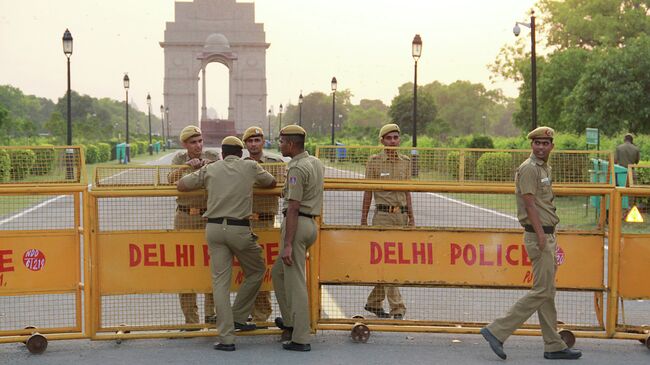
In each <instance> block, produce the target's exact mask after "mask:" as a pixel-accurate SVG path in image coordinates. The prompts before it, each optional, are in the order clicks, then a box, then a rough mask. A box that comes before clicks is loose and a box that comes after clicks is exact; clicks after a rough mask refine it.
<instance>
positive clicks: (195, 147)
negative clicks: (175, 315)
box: [168, 125, 219, 324]
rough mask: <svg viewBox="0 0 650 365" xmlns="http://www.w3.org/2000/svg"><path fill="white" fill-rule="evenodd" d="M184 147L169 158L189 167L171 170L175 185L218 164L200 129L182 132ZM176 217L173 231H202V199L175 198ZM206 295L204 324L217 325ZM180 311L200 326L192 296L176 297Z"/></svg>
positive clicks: (189, 128) (203, 202)
mask: <svg viewBox="0 0 650 365" xmlns="http://www.w3.org/2000/svg"><path fill="white" fill-rule="evenodd" d="M179 139H180V141H181V144H182V145H183V147H184V148H185V150H184V151H179V152H178V153H176V155H174V157H173V158H172V165H187V166H189V169H188V168H185V169H177V170H174V171H172V172H171V173H170V174H169V176H168V180H169V182H170V183H172V184H173V183H176V182H177V181H178V179H180V178H181V177H182V176H183V174H185V173H187V172H188V171H190V172H191V171H196V170H198V169H199V168H201V167H202V166H205V165H206V164H208V163H211V162H214V161H217V160H218V159H219V155H218V154H217V152H215V151H210V150H203V137H202V134H201V129H199V127H196V126H193V125H188V126H187V127H185V128H183V130H181V134H180V136H179ZM176 204H177V207H176V214H175V216H174V229H204V228H205V224H206V222H207V221H206V220H205V218H203V213H205V209H206V201H205V197H203V196H198V197H178V198H176ZM204 295H205V303H204V304H205V317H204V319H205V323H211V324H214V323H216V315H215V312H214V301H213V299H212V293H206V294H204ZM178 298H179V300H180V304H181V310H182V311H183V315H184V316H185V323H190V324H192V323H199V308H198V307H197V305H196V294H195V293H181V294H179V295H178Z"/></svg>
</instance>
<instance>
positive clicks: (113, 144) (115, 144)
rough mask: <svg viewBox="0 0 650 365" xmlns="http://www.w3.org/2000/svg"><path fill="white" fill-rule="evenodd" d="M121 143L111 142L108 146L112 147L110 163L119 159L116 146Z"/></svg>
mask: <svg viewBox="0 0 650 365" xmlns="http://www.w3.org/2000/svg"><path fill="white" fill-rule="evenodd" d="M119 143H120V142H118V141H109V142H108V145H109V146H110V147H111V156H110V158H109V159H108V160H109V161H112V160H115V159H117V156H116V155H115V153H116V152H115V146H117V145H118V144H119Z"/></svg>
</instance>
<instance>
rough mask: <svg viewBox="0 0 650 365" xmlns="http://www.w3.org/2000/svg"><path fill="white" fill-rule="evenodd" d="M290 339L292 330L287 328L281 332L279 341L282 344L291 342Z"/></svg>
mask: <svg viewBox="0 0 650 365" xmlns="http://www.w3.org/2000/svg"><path fill="white" fill-rule="evenodd" d="M292 337H293V328H287V329H284V330H282V334H281V335H280V341H282V342H287V341H291V338H292Z"/></svg>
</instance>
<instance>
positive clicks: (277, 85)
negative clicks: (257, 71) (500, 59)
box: [0, 0, 535, 112]
mask: <svg viewBox="0 0 650 365" xmlns="http://www.w3.org/2000/svg"><path fill="white" fill-rule="evenodd" d="M240 2H254V3H255V18H256V19H255V21H256V22H257V23H263V24H264V30H265V32H266V41H267V43H270V44H271V46H270V47H269V48H268V49H267V59H266V60H267V65H266V69H267V94H268V97H267V104H268V106H269V107H270V108H273V110H274V112H276V111H277V106H278V105H279V104H281V103H282V104H284V105H287V104H289V103H292V104H296V103H297V99H298V95H299V94H300V92H301V91H302V93H303V94H304V95H306V94H308V93H310V92H313V91H322V92H329V90H330V80H331V78H332V76H336V78H337V80H338V88H339V90H343V89H349V90H350V91H351V92H352V94H353V98H352V101H353V102H355V103H356V102H358V101H359V100H360V99H380V100H382V101H383V102H384V103H386V104H388V105H389V104H390V102H391V100H392V98H393V97H394V96H395V95H396V94H397V88H398V87H399V86H400V85H402V84H403V83H405V82H410V81H413V63H414V62H413V58H412V56H411V41H412V40H413V37H414V35H415V34H420V36H421V38H422V43H423V46H422V57H421V58H420V61H419V63H418V84H419V85H423V84H427V83H430V82H433V81H440V82H442V83H445V84H449V83H452V82H454V81H456V80H468V81H470V82H473V83H483V84H484V85H486V87H487V88H488V89H496V88H500V89H502V90H503V92H504V94H505V95H507V96H513V97H514V96H516V95H517V93H518V92H517V87H518V85H516V84H515V83H512V82H510V81H500V82H497V83H492V82H491V81H490V71H489V70H488V68H487V65H488V64H491V63H492V62H493V61H494V60H495V58H496V56H497V55H498V53H499V50H500V49H501V47H502V46H504V45H506V44H513V43H515V40H516V39H515V37H514V35H513V34H512V28H513V26H514V24H515V22H516V21H526V20H528V19H529V14H530V9H531V8H532V6H533V4H534V2H535V1H533V0H492V1H485V0H455V1H451V0H446V1H442V0H399V1H395V0H393V1H387V0H327V1H324V0H258V1H240ZM173 20H174V1H173V0H111V1H106V0H56V1H52V0H0V55H1V57H0V85H6V84H9V85H12V86H15V87H18V88H20V89H21V90H22V91H23V92H24V93H26V94H30V95H37V96H40V97H46V98H49V99H52V100H54V101H56V100H57V99H58V98H59V97H62V96H63V95H64V94H65V92H66V89H67V74H66V57H65V55H64V54H63V49H62V42H61V38H62V36H63V32H64V31H65V29H66V28H68V29H69V30H70V32H71V33H72V36H73V38H74V50H73V54H72V56H71V70H72V71H71V73H72V76H71V77H72V89H73V90H75V91H77V92H79V93H81V94H88V95H90V96H93V97H97V98H102V97H108V98H112V99H115V100H124V97H125V91H124V88H123V84H122V78H123V76H124V73H125V72H128V75H129V78H130V79H131V87H130V89H129V99H130V100H131V101H132V103H133V104H134V105H135V106H136V107H137V108H139V109H140V110H143V111H144V110H145V109H146V96H147V93H150V94H151V98H152V105H153V106H157V105H158V104H162V93H163V78H164V55H163V49H162V48H161V47H160V46H159V42H161V41H163V40H164V31H165V26H166V24H165V23H166V22H172V21H173ZM528 34H529V33H528V30H527V29H526V28H523V29H522V35H520V37H521V36H526V37H527V36H528ZM207 72H208V77H207V80H208V91H207V93H206V94H207V96H208V107H213V108H215V109H216V110H217V112H219V111H221V110H223V106H225V105H226V103H227V101H226V100H227V99H226V98H227V92H226V91H227V84H226V82H227V81H226V80H227V78H226V75H227V71H226V69H225V67H221V66H219V65H217V64H214V65H212V64H211V65H210V66H209V67H208V69H207ZM224 81H226V82H224ZM155 110H158V108H154V111H155Z"/></svg>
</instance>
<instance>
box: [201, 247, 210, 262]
mask: <svg viewBox="0 0 650 365" xmlns="http://www.w3.org/2000/svg"><path fill="white" fill-rule="evenodd" d="M203 266H210V252H208V245H203Z"/></svg>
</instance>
